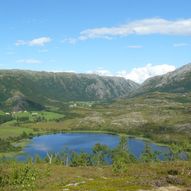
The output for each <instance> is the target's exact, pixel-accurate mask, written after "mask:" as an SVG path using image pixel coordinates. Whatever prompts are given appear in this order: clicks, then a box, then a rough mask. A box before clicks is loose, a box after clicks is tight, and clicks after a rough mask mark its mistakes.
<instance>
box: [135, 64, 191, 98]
mask: <svg viewBox="0 0 191 191" xmlns="http://www.w3.org/2000/svg"><path fill="white" fill-rule="evenodd" d="M154 91H159V92H175V93H176V92H177V93H180V92H190V91H191V63H190V64H187V65H184V66H182V67H181V68H178V69H176V70H175V71H173V72H169V73H167V74H164V75H161V76H155V77H152V78H149V79H147V80H146V81H145V82H144V83H143V84H142V85H141V86H140V87H139V88H138V89H136V90H135V91H134V92H133V94H132V95H134V96H136V95H141V94H145V93H150V92H154Z"/></svg>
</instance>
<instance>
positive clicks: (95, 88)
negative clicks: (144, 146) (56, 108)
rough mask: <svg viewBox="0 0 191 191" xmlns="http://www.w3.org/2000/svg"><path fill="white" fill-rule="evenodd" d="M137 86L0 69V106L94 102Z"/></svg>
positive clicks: (106, 79) (87, 76) (82, 76)
mask: <svg viewBox="0 0 191 191" xmlns="http://www.w3.org/2000/svg"><path fill="white" fill-rule="evenodd" d="M138 87H139V85H138V84H137V83H135V82H133V81H130V80H126V79H124V78H119V77H102V76H98V75H94V74H75V73H53V72H34V71H22V70H0V108H11V107H12V108H13V109H16V110H20V109H24V108H28V109H29V108H33V109H34V108H37V109H41V108H43V105H46V104H54V103H57V102H63V101H94V100H105V99H113V98H117V97H121V96H125V95H127V94H128V93H129V92H130V91H133V90H135V89H136V88H138Z"/></svg>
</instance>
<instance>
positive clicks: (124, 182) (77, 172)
mask: <svg viewBox="0 0 191 191" xmlns="http://www.w3.org/2000/svg"><path fill="white" fill-rule="evenodd" d="M190 166H191V163H190V162H183V161H181V162H180V161H179V162H171V163H149V164H148V163H147V164H144V163H142V164H139V163H138V164H129V165H128V167H127V168H128V171H127V172H126V173H123V174H116V173H114V172H113V171H112V168H111V167H110V166H108V167H75V168H74V167H64V166H62V165H48V164H44V163H42V164H35V165H33V164H17V165H15V164H7V165H6V164H4V166H1V165H0V169H1V171H0V178H2V177H4V179H6V181H7V183H6V184H4V186H1V187H0V189H1V190H2V191H12V190H35V191H52V190H54V191H60V190H63V191H85V190H86V191H116V190H119V191H125V190H127V191H140V190H152V191H157V190H160V191H168V190H169V191H188V190H189V188H190V185H191V178H190V176H191V169H190ZM26 169H27V171H25V170H26ZM23 171H24V172H25V173H23ZM15 174H17V176H15ZM31 177H33V179H32V181H31V180H29V178H31ZM4 181H5V180H4ZM12 182H14V184H13V183H12ZM159 188H160V189H159Z"/></svg>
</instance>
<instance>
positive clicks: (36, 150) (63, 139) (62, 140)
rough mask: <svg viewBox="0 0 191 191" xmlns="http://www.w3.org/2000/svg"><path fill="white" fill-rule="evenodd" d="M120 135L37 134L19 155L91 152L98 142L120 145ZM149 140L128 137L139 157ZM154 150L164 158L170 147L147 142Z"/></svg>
mask: <svg viewBox="0 0 191 191" xmlns="http://www.w3.org/2000/svg"><path fill="white" fill-rule="evenodd" d="M119 139H120V137H119V136H118V135H112V134H104V133H58V134H48V135H41V136H36V137H33V138H32V139H31V142H30V144H28V145H27V146H26V147H25V148H24V149H23V153H22V154H21V155H19V156H17V159H18V160H26V159H27V158H28V157H35V155H37V154H38V155H39V156H40V157H41V158H44V157H46V155H47V152H54V153H57V152H61V151H63V150H64V149H66V148H67V149H68V150H69V151H75V152H82V151H84V152H87V153H90V152H91V150H92V147H93V146H94V145H95V144H96V143H100V144H105V145H107V146H109V147H110V148H114V147H116V146H117V145H118V143H119ZM146 142H147V141H145V140H142V139H137V138H128V149H129V151H130V152H131V153H132V154H133V155H134V156H135V157H137V158H139V157H140V155H141V152H142V151H143V150H144V147H145V144H146ZM147 143H148V144H149V145H150V146H151V148H152V150H153V151H160V152H161V154H160V156H159V158H160V159H161V160H163V159H164V156H165V154H167V153H169V152H170V150H169V148H168V147H165V146H159V145H157V144H155V143H152V142H147Z"/></svg>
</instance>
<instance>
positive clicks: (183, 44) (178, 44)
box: [173, 43, 189, 48]
mask: <svg viewBox="0 0 191 191" xmlns="http://www.w3.org/2000/svg"><path fill="white" fill-rule="evenodd" d="M173 46H174V47H176V48H177V47H184V46H189V44H188V43H175V44H173Z"/></svg>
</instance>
